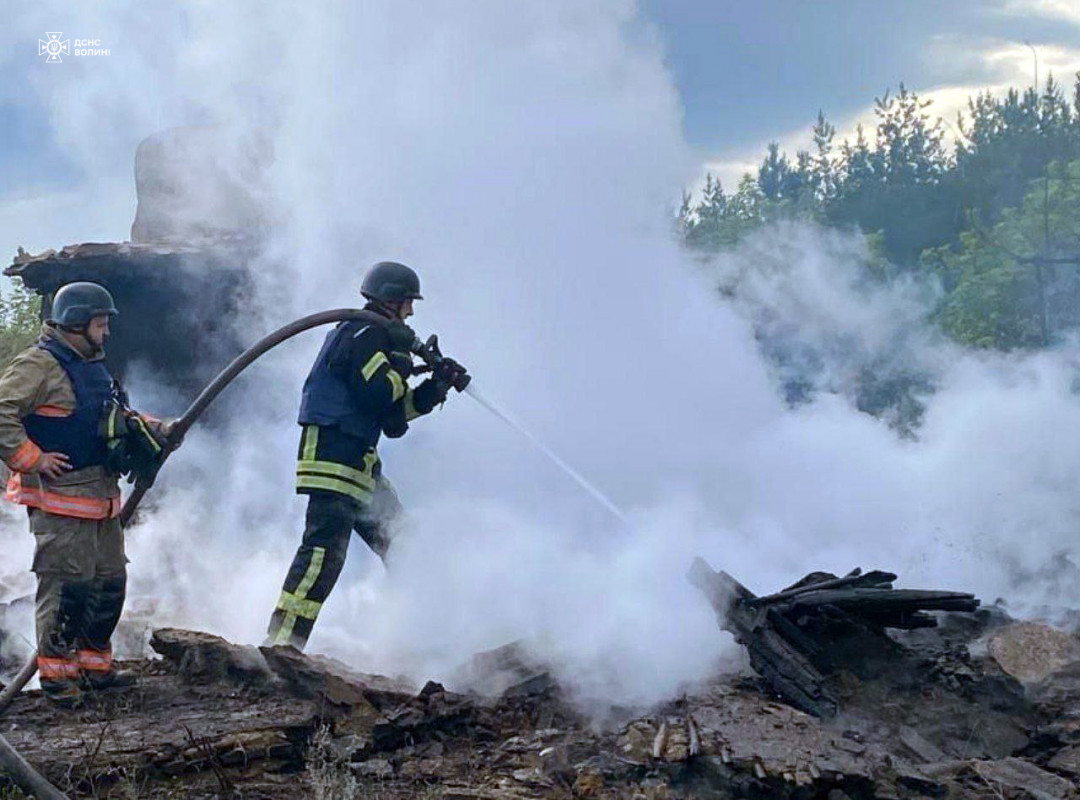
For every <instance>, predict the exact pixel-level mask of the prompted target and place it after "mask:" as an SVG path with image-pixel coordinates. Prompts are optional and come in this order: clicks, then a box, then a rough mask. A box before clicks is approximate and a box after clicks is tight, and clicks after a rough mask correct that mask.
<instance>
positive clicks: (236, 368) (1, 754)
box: [0, 308, 464, 800]
mask: <svg viewBox="0 0 1080 800" xmlns="http://www.w3.org/2000/svg"><path fill="white" fill-rule="evenodd" d="M360 315H361V312H360V311H359V310H358V309H354V308H339V309H334V310H332V311H320V312H319V313H317V314H310V315H309V316H306V317H301V318H300V319H298V320H296V321H295V322H290V323H289V324H288V325H285V326H284V327H281V328H278V329H277V330H276V331H274V332H273V333H271V334H269V335H268V336H265V337H263V338H262V339H260V340H259V341H257V342H256V343H255V344H253V345H252V346H251V347H249V348H248V349H247V350H245V351H244V352H242V353H241V354H240V355H238V356H237V357H236V358H234V359H233V360H232V361H231V362H230V363H229V365H228V366H227V367H225V369H223V370H222V371H221V372H219V373H218V374H217V377H215V378H214V380H212V381H211V382H210V383H209V384H208V385H207V386H206V388H205V389H203V390H202V392H200V393H199V396H198V397H196V398H195V401H194V402H193V403H192V404H191V406H190V407H189V408H188V409H187V411H185V412H184V413H183V415H181V416H180V417H179V418H177V420H176V422H175V423H173V425H172V427H171V428H170V429H169V434H168V436H167V437H166V439H165V446H164V448H163V452H162V455H161V459H162V461H164V460H165V459H166V458H168V456H169V454H170V453H171V452H172V451H173V450H175V449H176V448H177V447H178V446H179V444H180V442H181V441H183V439H184V435H185V434H186V433H187V432H188V430H190V429H191V426H192V425H194V424H195V422H196V420H198V419H199V417H200V416H201V415H202V413H203V412H204V411H205V410H206V409H207V407H208V406H209V405H210V404H211V403H212V402H213V401H214V400H215V398H217V396H218V395H219V394H221V392H222V391H223V390H224V389H225V387H226V386H228V385H229V384H230V383H232V381H233V380H234V379H235V378H236V377H237V376H238V375H239V374H240V373H241V372H243V371H244V370H245V369H246V368H247V367H248V366H249V365H250V364H252V362H254V361H255V360H256V359H258V358H259V357H260V356H262V355H263V354H265V353H266V352H267V351H269V350H271V349H273V348H274V347H276V346H277V345H279V344H281V343H282V342H284V341H285V340H286V339H290V338H292V337H293V336H296V335H297V334H298V333H303V332H304V331H306V330H309V329H311V328H316V327H318V326H320V325H328V324H330V323H332V322H342V321H344V320H349V319H356V318H357V317H359V316H360ZM435 341H436V342H437V340H435ZM431 343H432V340H431V339H429V340H428V344H427V345H424V344H421V343H420V342H419V340H417V341H416V342H415V343H414V345H413V348H412V349H413V352H415V353H416V354H417V355H419V356H420V357H421V358H424V359H425V360H427V359H429V358H430V359H432V361H437V360H439V359H441V358H442V354H441V353H439V352H438V346H437V344H436V346H435V347H434V348H431V347H430V345H431ZM428 363H429V365H431V366H433V364H432V362H431V361H429V362H428ZM462 388H464V386H462ZM459 391H460V389H459ZM152 485H153V479H150V480H144V481H136V483H135V488H134V489H133V490H132V492H131V494H130V495H129V496H128V498H127V500H126V501H125V502H124V506H123V508H122V509H121V510H120V523H121V525H123V526H126V525H127V524H128V522H129V521H130V520H131V517H132V515H133V514H134V513H135V509H136V508H137V507H138V505H139V502H140V501H141V500H142V499H143V497H144V496H145V495H146V493H147V491H149V489H150V487H151V486H152ZM36 672H37V653H34V655H33V656H31V658H30V659H29V660H28V661H27V662H26V665H25V666H24V667H23V668H22V669H21V670H19V673H18V675H16V676H15V678H14V679H13V680H12V682H11V683H10V684H8V685H7V686H6V687H4V690H3V691H2V692H0V714H2V713H3V712H4V710H5V709H6V708H7V707H8V706H9V705H10V704H11V702H12V700H14V699H15V696H16V695H18V694H19V692H21V691H22V689H23V687H24V686H26V684H27V683H29V682H30V679H31V678H33V677H34V674H35V673H36ZM0 767H2V768H3V769H4V770H5V771H6V772H8V773H9V774H10V775H11V777H12V779H13V780H14V781H15V783H16V784H17V785H18V786H19V788H21V789H22V790H23V791H25V792H28V793H30V794H31V795H33V796H35V797H38V798H41V800H67V798H66V795H64V794H63V793H62V792H61V791H60V790H59V789H57V788H56V787H54V786H53V785H52V784H50V783H49V782H48V781H47V780H46V779H45V778H43V777H42V776H41V775H40V774H38V773H37V772H36V771H35V770H34V769H33V767H31V766H30V765H29V764H27V763H26V761H25V760H24V759H23V758H22V757H21V756H20V755H19V754H18V752H16V750H15V749H14V748H13V747H12V746H11V745H10V744H9V743H8V742H7V740H6V739H4V737H3V736H0Z"/></svg>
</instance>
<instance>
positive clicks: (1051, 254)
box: [923, 161, 1080, 349]
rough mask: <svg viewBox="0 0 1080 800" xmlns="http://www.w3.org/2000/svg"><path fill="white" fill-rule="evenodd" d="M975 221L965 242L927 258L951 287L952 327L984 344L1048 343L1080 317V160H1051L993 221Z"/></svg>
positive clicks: (946, 320)
mask: <svg viewBox="0 0 1080 800" xmlns="http://www.w3.org/2000/svg"><path fill="white" fill-rule="evenodd" d="M970 221H971V226H970V228H969V230H967V231H965V232H963V233H962V234H961V235H960V241H959V244H958V245H953V246H945V247H941V248H935V249H932V250H928V251H927V252H926V253H925V254H924V257H923V264H924V265H925V266H926V268H928V269H932V270H935V271H936V272H937V274H938V275H939V276H940V277H941V280H942V283H943V285H944V286H945V287H946V288H947V289H948V290H949V291H948V296H947V299H946V300H945V302H944V304H943V305H942V308H941V311H940V314H939V318H940V320H941V324H942V327H943V328H944V329H945V331H946V332H948V333H949V334H950V335H951V336H953V337H954V338H955V339H957V340H958V341H961V342H963V343H965V344H970V345H974V346H977V347H996V348H1000V349H1010V348H1015V347H1040V346H1047V345H1049V344H1052V343H1053V342H1054V341H1055V340H1057V339H1058V338H1059V337H1060V336H1061V335H1062V334H1063V333H1065V332H1066V331H1068V330H1070V329H1073V328H1075V327H1076V325H1077V324H1078V323H1080V252H1078V247H1077V244H1078V243H1080V161H1072V162H1069V163H1067V164H1059V163H1051V164H1049V165H1048V166H1047V167H1046V169H1045V174H1044V175H1043V177H1042V178H1037V179H1035V180H1033V181H1029V182H1028V184H1027V192H1026V194H1024V196H1023V198H1022V200H1021V204H1020V207H1019V208H1015V209H1005V210H1004V211H1003V212H1002V213H1001V215H1000V220H999V221H998V222H997V224H995V225H993V226H992V227H990V228H986V227H984V226H982V225H980V224H978V222H977V217H976V216H975V215H974V214H972V215H971V217H970Z"/></svg>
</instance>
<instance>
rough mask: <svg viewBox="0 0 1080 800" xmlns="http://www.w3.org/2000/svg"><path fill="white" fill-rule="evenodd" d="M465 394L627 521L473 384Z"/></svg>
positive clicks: (599, 492) (618, 511)
mask: <svg viewBox="0 0 1080 800" xmlns="http://www.w3.org/2000/svg"><path fill="white" fill-rule="evenodd" d="M465 394H467V395H469V397H471V398H472V399H473V400H475V401H476V402H477V403H479V404H480V405H482V406H483V407H484V408H486V409H487V410H488V411H490V412H491V413H492V414H494V415H495V416H496V417H498V418H499V419H501V420H502V421H503V422H505V423H506V424H507V425H509V426H510V427H512V428H514V430H516V431H517V432H518V433H520V434H521V435H522V436H524V437H525V438H526V439H528V440H529V441H530V442H532V443H533V445H534V446H535V447H536V448H537V449H538V450H539V451H540V452H541V453H543V454H544V455H545V456H547V457H548V458H549V459H551V461H552V463H553V464H555V466H557V467H558V468H559V469H561V470H562V471H563V472H565V473H566V474H567V475H569V476H570V477H571V478H572V479H573V480H574V482H575V483H577V485H578V486H580V487H581V488H582V489H584V490H585V491H586V492H588V493H589V494H590V495H592V497H593V499H594V500H596V501H597V502H598V503H600V505H602V506H603V507H604V508H606V509H607V510H608V511H610V512H611V513H612V514H614V515H615V516H616V517H618V518H619V521H620V522H626V521H627V520H626V515H625V514H623V512H622V511H621V510H620V509H619V507H618V506H617V505H615V504H614V503H613V502H611V500H609V499H608V497H607V495H605V494H604V493H603V492H601V491H600V490H599V489H597V488H596V487H595V486H593V484H591V483H589V481H587V480H586V479H585V477H584V476H583V475H582V474H581V473H580V472H578V471H577V470H576V469H574V468H573V467H571V466H570V465H569V464H567V463H566V462H565V461H563V460H562V459H561V458H559V456H558V455H556V454H555V453H554V452H553V451H552V449H551V448H550V447H548V446H547V445H546V444H544V443H543V442H541V441H540V440H539V439H537V438H536V436H534V435H533V434H532V433H531V432H530V431H529V430H528V429H527V428H525V426H523V425H522V424H521V423H520V422H518V421H517V420H516V419H514V418H513V417H511V416H510V415H509V414H507V413H506V412H505V411H502V410H501V409H499V408H498V407H497V406H496V405H495V404H494V403H492V402H491V401H490V400H488V399H486V398H485V397H484V396H483V395H481V394H480V392H478V391H477V390H476V387H475V386H471V385H470V386H468V387H466V388H465Z"/></svg>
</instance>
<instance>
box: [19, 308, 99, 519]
mask: <svg viewBox="0 0 1080 800" xmlns="http://www.w3.org/2000/svg"><path fill="white" fill-rule="evenodd" d="M41 337H42V339H45V338H51V339H56V340H57V341H59V342H61V343H62V344H64V345H66V346H67V347H69V348H71V349H72V350H74V351H75V352H76V353H79V355H80V357H83V358H85V359H86V360H88V361H100V360H101V359H103V358H104V357H105V353H104V351H101V350H98V351H97V352H95V353H92V354H90V355H89V356H87V355H84V354H83V353H81V352H80V351H79V350H78V348H76V347H74V346H73V345H72V344H71V343H70V342H69V341H68V340H67V339H66V338H65V337H64V335H63V333H62V332H60V331H59V330H57V329H56V328H54V327H52V326H51V325H48V324H45V325H44V326H43V327H42V332H41ZM74 410H75V390H74V388H73V387H72V385H71V380H70V379H69V378H68V376H67V373H66V372H64V368H63V367H62V366H60V362H58V361H57V360H56V359H55V358H54V357H53V356H52V355H51V354H50V353H49V352H48V351H47V350H43V349H41V348H40V347H36V346H34V347H29V348H27V349H26V350H24V351H23V352H21V353H19V355H17V356H15V358H14V359H13V360H12V362H11V364H10V365H8V368H7V369H6V370H5V371H4V373H3V375H0V459H3V461H4V463H5V464H7V466H8V467H9V468H10V469H11V472H12V475H11V478H10V479H9V480H8V485H7V491H6V493H5V495H4V497H5V499H7V500H10V501H12V502H15V503H21V504H23V505H28V506H33V507H36V508H41V509H42V510H44V511H48V512H50V513H54V514H60V515H63V516H71V517H80V518H83V519H108V518H110V517H115V516H117V515H118V514H119V513H120V487H119V483H118V478H117V476H115V475H109V474H108V473H107V472H106V471H105V468H104V467H101V466H94V467H86V468H84V469H78V470H73V471H71V472H68V473H66V474H64V475H62V476H61V477H59V478H57V479H55V480H53V479H50V478H47V477H46V476H44V475H42V474H40V473H37V472H36V471H35V469H36V466H37V463H38V461H39V460H40V458H41V456H42V451H41V448H39V447H38V446H37V445H36V444H34V442H32V441H31V440H30V437H29V436H27V433H26V429H25V428H24V427H23V424H22V420H23V418H24V417H26V416H27V415H29V414H32V413H38V414H44V415H53V416H66V415H68V414H70V413H71V412H72V411H74Z"/></svg>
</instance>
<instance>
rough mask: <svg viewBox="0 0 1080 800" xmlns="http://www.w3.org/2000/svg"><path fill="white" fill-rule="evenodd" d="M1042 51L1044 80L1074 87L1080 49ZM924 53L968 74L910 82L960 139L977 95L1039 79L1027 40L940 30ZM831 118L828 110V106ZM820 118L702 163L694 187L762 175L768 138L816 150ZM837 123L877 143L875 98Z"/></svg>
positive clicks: (940, 68)
mask: <svg viewBox="0 0 1080 800" xmlns="http://www.w3.org/2000/svg"><path fill="white" fill-rule="evenodd" d="M1035 50H1036V52H1037V54H1038V63H1039V76H1040V77H1039V81H1040V83H1043V82H1045V80H1046V77H1047V76H1048V75H1050V74H1051V73H1052V74H1053V75H1054V76H1055V78H1056V80H1057V81H1058V83H1059V84H1063V85H1064V88H1065V90H1066V92H1068V91H1069V90H1070V88H1071V81H1072V76H1074V75H1075V74H1076V73H1077V72H1078V71H1080V48H1076V47H1070V46H1067V45H1064V44H1040V45H1038V46H1037V47H1036V48H1035ZM924 57H925V58H926V59H927V60H929V61H930V62H932V63H933V64H935V65H936V66H935V71H937V72H940V73H945V74H948V73H952V74H954V75H961V76H963V77H964V79H965V80H964V81H963V82H957V83H945V84H940V85H931V86H925V87H920V86H913V85H908V86H907V88H908V89H909V90H913V91H916V92H917V93H918V94H919V96H920V97H922V98H923V99H924V100H929V101H931V105H930V107H929V108H928V109H927V111H928V113H929V114H930V115H931V117H932V118H938V119H942V120H944V121H945V122H946V123H947V124H946V125H945V126H944V130H945V137H946V140H947V141H949V142H952V141H955V139H956V136H957V135H958V134H959V131H958V130H957V128H956V117H957V114H958V113H966V112H967V110H968V100H969V99H970V98H972V97H974V96H976V95H978V94H981V93H984V92H989V93H991V94H993V95H996V96H1002V95H1004V93H1005V92H1006V91H1007V90H1008V89H1010V88H1021V89H1022V88H1024V87H1027V86H1030V85H1031V84H1032V82H1033V79H1034V60H1033V54H1032V50H1031V47H1030V46H1029V45H1027V44H1025V43H1022V42H1011V41H1005V40H1001V39H992V38H986V37H974V36H957V35H948V36H945V35H941V36H935V37H933V38H932V39H931V40H930V42H929V43H928V45H927V47H926V50H925V53H924ZM886 88H889V89H890V90H891V91H892V92H893V93H895V92H896V91H897V89H898V87H896V86H893V87H882V92H884V91H885V89H886ZM825 112H826V116H827V117H828V109H825ZM815 122H816V120H815V119H808V120H807V121H806V123H805V125H803V126H801V127H799V128H798V129H796V130H792V131H787V132H784V133H781V134H779V135H777V136H774V137H770V138H769V139H767V140H764V141H762V142H760V143H759V144H757V145H754V146H753V147H748V148H743V149H740V150H738V151H736V152H732V153H730V154H720V155H719V156H717V157H715V158H710V159H708V160H707V161H706V162H705V164H704V165H703V168H702V172H701V175H700V177H699V178H698V179H697V180H696V181H695V183H694V188H695V189H700V185H701V183H702V182H703V181H704V175H705V174H706V173H710V172H711V173H712V174H714V175H717V176H719V177H720V179H721V180H722V181H723V184H724V186H725V187H726V188H727V189H728V190H729V191H730V190H734V189H735V187H736V186H737V185H738V182H739V179H740V178H741V177H742V176H743V175H745V174H747V173H749V174H751V175H756V174H757V168H758V166H759V165H760V163H761V159H762V158H763V157H764V155H765V149H766V145H767V144H768V142H769V141H776V142H777V143H779V145H780V149H781V151H782V152H786V153H787V154H788V156H789V157H791V158H793V157H794V155H795V153H797V152H798V151H799V150H812V149H813V138H812V135H811V127H812V126H813V124H814V123H815ZM830 122H831V123H832V124H833V125H835V126H836V139H835V141H836V142H837V143H839V142H842V141H844V140H845V139H846V140H848V141H852V142H853V141H855V138H856V135H857V129H858V126H860V125H861V126H862V127H863V130H864V131H865V135H866V138H867V141H868V142H869V143H870V144H871V145H873V142H874V141H875V138H876V137H875V130H876V127H877V116H876V114H875V113H874V104H873V102H868V103H867V104H866V105H865V106H864V107H863V108H861V109H860V110H858V111H856V112H855V113H853V114H850V115H847V116H845V117H843V118H840V119H830Z"/></svg>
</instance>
